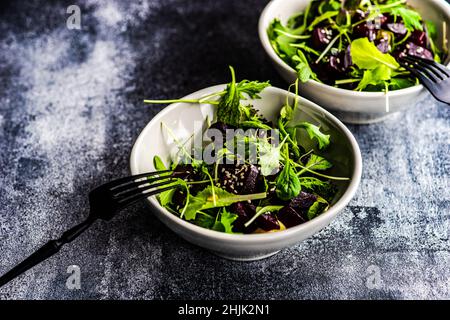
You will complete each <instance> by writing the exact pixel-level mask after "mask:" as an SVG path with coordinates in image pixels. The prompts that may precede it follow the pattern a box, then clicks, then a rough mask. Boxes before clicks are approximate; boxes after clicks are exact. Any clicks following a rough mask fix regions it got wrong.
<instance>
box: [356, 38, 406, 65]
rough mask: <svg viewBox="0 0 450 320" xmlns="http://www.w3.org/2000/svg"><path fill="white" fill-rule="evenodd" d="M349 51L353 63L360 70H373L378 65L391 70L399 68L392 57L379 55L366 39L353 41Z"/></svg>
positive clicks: (373, 45)
mask: <svg viewBox="0 0 450 320" xmlns="http://www.w3.org/2000/svg"><path fill="white" fill-rule="evenodd" d="M350 50H351V56H352V60H353V63H354V64H356V65H357V66H358V67H360V68H361V69H368V70H373V69H376V68H377V67H379V66H380V65H385V66H387V67H389V68H391V69H398V68H399V67H400V65H399V64H398V62H397V61H396V60H395V58H394V57H393V56H391V55H390V54H388V53H381V52H380V51H379V50H378V49H377V47H376V46H375V44H374V43H373V42H370V41H369V39H367V38H360V39H356V40H353V41H352V44H351V49H350Z"/></svg>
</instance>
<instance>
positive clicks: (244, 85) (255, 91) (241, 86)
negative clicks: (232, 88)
mask: <svg viewBox="0 0 450 320" xmlns="http://www.w3.org/2000/svg"><path fill="white" fill-rule="evenodd" d="M267 87H270V82H269V81H266V82H259V81H248V80H243V81H241V82H239V83H238V84H237V86H236V89H237V91H238V92H239V96H240V98H241V99H244V98H245V97H244V96H243V94H244V93H245V94H246V95H248V96H249V97H250V98H251V99H260V98H261V97H260V96H259V93H261V91H263V90H264V89H265V88H267Z"/></svg>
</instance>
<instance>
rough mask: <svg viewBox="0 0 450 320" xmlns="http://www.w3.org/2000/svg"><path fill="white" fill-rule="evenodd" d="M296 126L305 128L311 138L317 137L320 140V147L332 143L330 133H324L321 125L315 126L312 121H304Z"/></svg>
mask: <svg viewBox="0 0 450 320" xmlns="http://www.w3.org/2000/svg"><path fill="white" fill-rule="evenodd" d="M295 127H296V128H302V129H305V130H306V132H308V135H309V137H310V138H311V140H312V139H314V138H316V139H317V141H318V142H319V149H323V148H326V147H328V145H329V144H330V135H329V134H324V133H322V132H321V131H320V127H318V126H315V125H313V124H312V123H309V122H302V123H299V124H298V125H296V126H295Z"/></svg>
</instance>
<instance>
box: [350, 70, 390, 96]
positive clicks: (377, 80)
mask: <svg viewBox="0 0 450 320" xmlns="http://www.w3.org/2000/svg"><path fill="white" fill-rule="evenodd" d="M391 75H392V69H391V68H389V67H387V66H385V65H383V64H381V65H379V66H378V67H376V68H375V69H373V70H365V71H364V75H363V78H362V79H361V81H360V82H359V84H358V87H357V88H356V90H359V91H361V90H364V89H365V88H366V87H367V86H368V85H374V86H376V85H380V84H384V82H385V81H386V80H389V79H391Z"/></svg>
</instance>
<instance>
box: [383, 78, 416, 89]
mask: <svg viewBox="0 0 450 320" xmlns="http://www.w3.org/2000/svg"><path fill="white" fill-rule="evenodd" d="M413 85H415V81H413V80H411V79H408V78H392V79H391V80H390V81H389V87H390V88H391V89H393V90H399V89H404V88H409V87H411V86H413Z"/></svg>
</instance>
